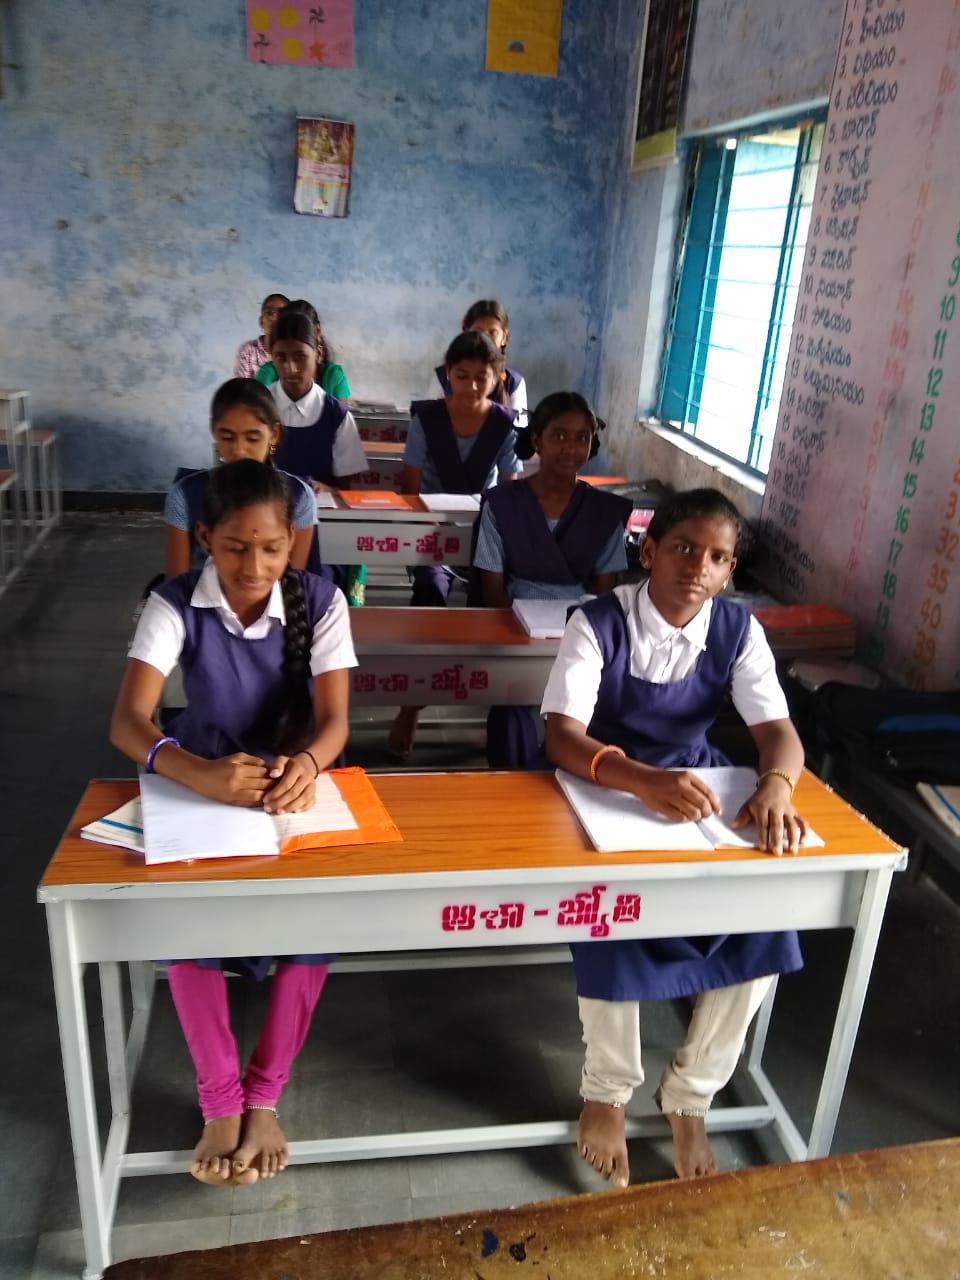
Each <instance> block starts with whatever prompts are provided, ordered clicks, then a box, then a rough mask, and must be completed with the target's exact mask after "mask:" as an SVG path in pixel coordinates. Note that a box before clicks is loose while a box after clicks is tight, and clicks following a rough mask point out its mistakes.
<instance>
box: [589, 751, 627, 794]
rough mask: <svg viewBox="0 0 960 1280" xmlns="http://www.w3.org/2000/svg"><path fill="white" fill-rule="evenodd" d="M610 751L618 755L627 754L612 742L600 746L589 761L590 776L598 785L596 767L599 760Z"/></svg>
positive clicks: (598, 764)
mask: <svg viewBox="0 0 960 1280" xmlns="http://www.w3.org/2000/svg"><path fill="white" fill-rule="evenodd" d="M611 752H613V754H614V755H618V756H626V754H627V753H626V752H625V751H624V749H623V748H622V747H615V746H614V745H613V743H610V744H609V745H607V746H605V747H601V748H600V750H599V751H598V752H597V753H596V754H595V755H594V757H593V759H592V760H591V761H590V777H591V779H592V780H593V781H594V782H595V783H597V785H598V786H599V784H600V779H599V778H598V777H597V769H598V768H599V766H600V761H601V760H602V759H603V757H604V756H608V755H610V753H611Z"/></svg>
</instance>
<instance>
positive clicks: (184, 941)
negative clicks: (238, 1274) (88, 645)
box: [38, 773, 905, 1280]
mask: <svg viewBox="0 0 960 1280" xmlns="http://www.w3.org/2000/svg"><path fill="white" fill-rule="evenodd" d="M372 781H373V784H374V786H375V787H376V789H377V791H378V793H379V794H380V797H381V799H382V800H383V802H384V804H385V805H386V807H387V809H388V810H389V812H390V814H391V816H392V817H393V819H394V821H395V822H396V823H397V825H398V827H399V828H400V830H401V832H402V833H403V836H404V843H403V844H389V845H366V846H348V847H343V848H339V849H337V848H331V849H327V850H323V851H315V852H309V851H304V852H300V853H294V854H289V855H284V856H283V857H279V858H264V859H262V860H261V859H253V858H244V859H242V860H241V859H237V860H218V861H212V862H199V863H196V864H192V865H190V864H186V865H184V864H178V865H173V866H163V867H150V868H147V867H146V866H145V865H144V864H143V863H142V862H141V861H140V860H139V859H136V858H134V857H133V856H131V855H129V854H125V853H123V852H122V851H119V850H117V849H112V848H109V847H107V846H103V845H96V844H91V843H89V842H86V841H82V840H81V839H80V838H79V831H80V827H81V826H83V824H84V823H86V822H89V821H91V820H92V819H94V818H98V817H101V816H103V814H105V813H107V812H108V811H109V810H111V809H113V808H115V807H116V806H117V805H119V804H121V803H122V802H123V801H125V800H128V799H130V798H131V797H132V796H133V795H134V794H135V790H136V783H135V782H132V781H131V782H93V783H91V784H90V785H89V786H88V788H87V790H86V792H85V794H84V796H83V798H82V800H81V802H80V805H79V808H78V809H77V812H76V813H75V815H74V817H73V819H72V821H71V823H70V826H69V828H68V830H67V832H66V834H65V835H64V837H63V839H62V840H61V842H60V845H59V847H58V848H57V850H56V852H55V854H54V856H53V859H52V860H51V862H50V865H49V866H48V867H47V870H46V872H45V873H44V876H43V879H42V880H41V883H40V887H39V893H38V896H39V900H40V901H41V902H42V903H43V904H44V905H45V907H46V912H47V921H48V929H49V934H50V954H51V961H52V967H53V979H54V990H55V993H56V1002H57V1019H58V1023H59V1028H60V1044H61V1049H62V1054H63V1064H64V1077H65V1083H66V1093H67V1106H68V1111H69V1116H70V1131H71V1137H72V1140H73V1150H74V1163H75V1167H76V1173H77V1187H78V1194H79V1201H80V1213H81V1219H82V1224H83V1236H84V1245H85V1250H86V1257H87V1269H86V1271H85V1272H84V1275H85V1277H87V1280H93V1278H95V1277H98V1276H99V1275H100V1274H101V1273H102V1271H103V1269H104V1267H105V1266H106V1265H107V1264H108V1263H109V1261H110V1229H111V1224H112V1222H113V1216H114V1212H115V1208H116V1200H117V1193H118V1190H119V1181H120V1178H121V1177H122V1176H136V1175H138V1174H139V1175H146V1174H157V1173H174V1172H183V1171H185V1170H187V1169H188V1168H189V1163H190V1153H189V1152H187V1151H180V1152H171V1151H165V1152H136V1153H128V1152H127V1150H126V1144H127V1136H128V1133H129V1126H130V1097H131V1082H132V1077H133V1075H134V1073H135V1071H136V1067H137V1064H138V1062H139V1059H140V1056H141V1054H142V1051H143V1045H144V1040H145V1037H146V1031H147V1023H148V1019H149V1012H150V1003H151V999H152V993H153V977H154V970H153V965H152V964H151V963H150V962H151V961H152V960H153V959H154V958H155V957H157V956H177V957H181V958H190V957H200V956H209V955H230V954H232V953H233V951H234V950H235V949H236V939H237V937H238V936H239V937H254V936H255V937H256V938H257V940H258V945H259V947H260V948H261V950H262V952H263V953H264V954H283V953H290V952H309V951H317V950H327V951H335V952H336V951H341V952H346V951H352V952H361V953H364V952H381V953H382V952H385V951H386V952H400V953H404V954H403V956H402V957H401V959H402V960H403V961H406V962H408V967H411V965H415V963H416V960H415V958H414V959H412V960H411V959H410V957H409V953H412V952H416V951H417V950H418V949H420V948H424V947H427V948H431V949H433V950H435V951H438V952H443V953H445V954H444V955H443V956H441V957H440V963H443V962H444V961H446V962H447V963H457V962H458V960H459V956H457V955H456V951H457V949H460V948H470V949H471V950H472V951H474V952H476V951H477V949H479V953H480V955H481V958H483V956H484V955H486V956H487V957H490V960H491V962H493V963H496V948H502V947H505V946H506V947H516V946H518V944H519V947H520V951H521V953H522V952H523V949H524V948H528V947H530V946H533V945H537V944H540V945H542V944H557V943H569V942H573V941H587V940H589V939H599V938H605V937H610V938H625V937H647V938H656V937H674V936H679V935H693V936H697V935H709V934H713V933H716V932H718V931H720V930H722V931H725V932H733V933H737V932H749V931H751V930H755V929H789V928H797V929H813V928H816V929H822V928H841V927H846V928H852V929H853V930H854V935H853V944H852V947H851V951H850V958H849V961H848V965H847V971H846V975H845V978H844V982H843V989H842V992H841V996H840V1001H839V1006H838V1011H837V1017H836V1022H835V1025H834V1030H833V1035H832V1038H831V1042H830V1048H829V1051H828V1055H827V1061H826V1065H825V1068H824V1075H823V1080H822V1084H821V1088H820V1094H819V1098H818V1101H817V1106H816V1111H815V1114H814V1118H813V1124H812V1127H811V1131H810V1135H809V1137H808V1138H806V1139H805V1138H804V1137H802V1136H801V1134H800V1132H799V1130H798V1129H797V1128H796V1126H795V1124H794V1123H793V1121H792V1119H791V1118H790V1115H789V1112H788V1111H787V1108H786V1106H785V1104H784V1103H783V1101H782V1100H781V1099H780V1097H779V1096H778V1094H777V1093H776V1090H775V1089H774V1087H773V1085H772V1083H771V1082H770V1080H769V1079H768V1078H767V1076H766V1074H765V1072H764V1070H763V1066H762V1054H763V1047H764V1042H765V1040H766V1034H767V1028H768V1026H769V1020H770V1015H771V1012H772V1007H773V997H774V993H775V988H774V990H771V992H770V995H769V997H768V999H767V1000H766V1001H765V1003H764V1006H763V1008H762V1009H761V1012H760V1014H759V1015H758V1019H757V1027H756V1031H755V1034H754V1038H753V1043H752V1046H751V1048H750V1050H749V1054H748V1058H747V1067H748V1071H749V1074H750V1077H751V1079H752V1081H753V1084H754V1085H755V1086H756V1089H757V1091H758V1093H759V1095H760V1098H761V1102H760V1103H758V1104H756V1105H752V1106H744V1107H718V1108H715V1109H714V1110H712V1111H711V1112H710V1114H709V1117H708V1120H707V1126H708V1128H709V1129H710V1130H712V1131H720V1130H729V1129H743V1128H758V1127H761V1126H764V1125H772V1126H773V1128H774V1130H775V1132H776V1134H777V1136H778V1138H779V1139H780V1141H781V1143H782V1144H783V1146H784V1148H785V1149H786V1151H787V1152H788V1154H789V1156H790V1157H791V1159H795V1160H796V1159H806V1158H812V1157H815V1156H821V1155H825V1154H826V1153H827V1152H828V1151H829V1148H830V1143H831V1140H832V1137H833V1131H834V1126H835V1123H836V1118H837V1113H838V1111H839V1108H840V1101H841V1097H842V1094H843V1086H844V1083H845V1080H846V1075H847V1070H848V1067H849V1064H850V1058H851V1055H852V1053H853V1045H854V1041H855V1039H856V1034H857V1028H858V1025H859V1020H860V1013H861V1009H862V1007H863V1001H864V998H865V996H866V990H867V983H868V981H869V977H870V969H871V966H872V964H873V956H874V952H875V949H876V944H877V938H878V936H879V932H880V925H881V921H882V918H883V911H884V907H885V904H886V900H887V894H888V891H889V888H890V881H891V877H892V875H893V872H894V871H895V870H899V869H902V867H903V866H904V863H905V858H904V855H903V851H902V850H901V849H899V848H898V847H897V846H896V845H894V844H893V843H892V842H891V841H890V840H888V839H887V838H886V837H885V836H884V835H883V834H882V833H881V832H879V831H878V830H877V829H876V828H875V827H872V826H871V825H870V824H869V823H868V822H867V821H866V820H865V819H864V818H862V817H860V816H859V815H858V814H856V813H855V812H854V811H853V810H852V809H850V808H849V807H848V806H847V805H845V804H844V803H843V801H841V800H840V799H839V797H837V796H836V795H834V794H833V792H831V791H830V790H829V789H828V788H827V787H825V786H824V785H823V784H822V783H821V782H819V781H818V780H817V779H815V778H814V777H812V776H811V775H810V774H805V775H804V776H803V778H802V779H801V781H800V784H799V786H798V789H797V805H798V807H799V808H800V810H801V811H802V812H803V813H804V814H805V816H806V817H808V818H809V820H810V822H811V824H812V826H813V827H814V829H815V830H816V831H818V832H819V834H820V835H821V836H822V837H823V838H824V840H825V841H826V846H825V848H823V849H816V850H810V851H809V852H801V853H800V854H799V855H797V856H796V857H787V858H776V859H775V858H771V857H769V856H767V855H764V854H760V853H757V852H754V851H752V850H748V851H743V850H721V851H717V852H714V853H711V854H709V855H707V854H704V853H702V852H699V853H694V852H686V853H684V852H680V853H663V852H659V853H658V852H646V853H632V854H603V855H599V854H597V853H596V852H595V851H594V850H593V849H591V848H590V847H589V845H588V843H587V841H586V839H585V837H584V835H583V833H582V831H581V829H580V827H579V825H578V823H577V821H576V819H575V818H574V816H573V814H572V812H571V811H570V809H569V808H568V807H567V804H566V802H565V801H564V800H563V797H562V796H561V793H560V791H559V789H558V787H557V784H556V782H555V780H554V778H553V777H552V775H550V774H547V773H543V774H519V773H515V774H514V773H473V774H455V773H451V774H400V775H389V774H388V775H381V776H376V777H374V778H373V779H372ZM451 815H454V816H455V817H454V821H453V823H452V824H451V817H450V816H451ZM453 833H455V835H454V834H453ZM785 882H786V883H785ZM698 886H700V887H701V891H700V892H697V891H696V890H697V888H698ZM776 890H779V891H776ZM508 954H509V953H508ZM528 954H529V953H528ZM534 954H535V953H534ZM124 961H126V962H128V963H129V965H130V986H131V1000H132V1008H133V1014H132V1018H131V1022H130V1028H129V1031H127V1029H126V1027H125V1020H124V1016H123V1007H124V1002H123V995H122V990H121V974H120V964H121V962H124ZM87 964H98V965H99V969H100V989H101V1000H102V1008H103V1026H104V1039H105V1042H106V1052H107V1065H108V1076H109V1082H110V1100H111V1108H112V1122H111V1125H110V1130H109V1133H108V1136H107V1140H106V1144H105V1146H104V1149H103V1152H102V1153H101V1148H100V1140H99V1132H98V1122H97V1112H96V1105H95V1096H94V1085H93V1067H92V1062H91V1054H90V1042H89V1032H88V1026H87V1015H86V1006H85V999H84V989H83V972H84V968H85V966H86V965H87ZM570 1016H571V1019H572V1018H575V1017H576V1010H575V1009H574V1008H572V1007H571V1010H570ZM575 1130H576V1126H575V1123H574V1121H573V1119H572V1118H571V1121H570V1122H569V1123H566V1122H553V1121H551V1122H541V1123H527V1124H520V1125H493V1126H486V1127H482V1128H474V1129H456V1130H437V1131H427V1132H420V1133H397V1134H380V1135H376V1136H373V1137H365V1138H345V1139H322V1140H315V1141H303V1142H292V1143H291V1144H290V1153H291V1159H292V1161H294V1162H301V1163H303V1162H314V1161H330V1160H356V1159H366V1158H377V1157H383V1156H387V1155H414V1154H421V1155H425V1154H434V1153H437V1152H445V1151H470V1150H483V1149H491V1148H504V1147H511V1146H539V1145H549V1144H552V1143H556V1142H567V1141H571V1140H572V1139H573V1137H574V1135H575ZM627 1132H628V1134H629V1135H631V1136H634V1135H637V1134H643V1135H654V1134H659V1133H661V1132H662V1120H661V1119H660V1118H659V1117H657V1116H653V1115H651V1116H649V1117H644V1118H638V1119H631V1120H629V1121H628V1125H627Z"/></svg>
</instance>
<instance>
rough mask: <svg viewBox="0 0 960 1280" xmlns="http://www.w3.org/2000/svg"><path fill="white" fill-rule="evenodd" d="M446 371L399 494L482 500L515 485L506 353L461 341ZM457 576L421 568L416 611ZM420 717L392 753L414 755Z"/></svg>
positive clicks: (466, 338)
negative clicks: (496, 487) (503, 376)
mask: <svg viewBox="0 0 960 1280" xmlns="http://www.w3.org/2000/svg"><path fill="white" fill-rule="evenodd" d="M444 368H445V370H446V376H447V379H448V381H449V384H450V394H449V395H448V396H447V397H446V398H445V399H443V400H415V401H414V402H413V404H412V405H411V406H410V426H409V427H408V429H407V441H406V445H405V447H404V451H403V470H402V472H401V473H400V491H401V493H413V494H419V493H480V492H482V491H483V490H484V489H486V488H488V487H489V486H490V485H492V484H495V483H496V482H497V480H498V479H500V480H515V479H516V478H517V476H518V475H519V473H520V463H519V460H518V459H517V455H516V453H515V451H514V442H515V440H516V433H515V432H514V429H513V411H512V410H509V411H508V410H506V409H504V408H502V406H500V405H498V404H495V403H494V401H493V400H492V399H491V395H492V392H493V389H494V387H495V385H496V382H497V378H498V377H499V375H500V372H501V370H502V369H503V356H502V355H501V353H500V351H499V350H498V349H497V347H495V346H494V344H493V343H492V342H491V341H490V339H489V338H488V337H487V335H486V334H485V333H475V332H468V333H461V334H459V335H458V336H457V337H456V338H454V340H453V341H452V342H451V343H450V346H449V347H448V348H447V354H446V357H445V362H444ZM454 576H455V575H454V573H453V570H452V569H448V568H447V567H446V565H443V564H432V565H417V567H416V568H415V569H414V570H413V574H412V577H413V595H412V597H411V600H410V603H411V604H412V605H416V606H422V607H427V606H432V607H438V606H439V607H442V606H444V605H445V604H446V603H447V597H448V596H449V594H450V588H451V586H452V585H453V580H454ZM418 715H419V708H417V707H402V708H401V709H400V711H399V713H398V714H397V718H396V719H395V720H394V722H393V726H392V728H391V730H390V737H389V745H390V748H391V750H392V751H395V752H396V753H397V754H399V755H408V754H409V752H410V751H411V750H412V748H413V740H414V736H415V734H416V729H417V717H418Z"/></svg>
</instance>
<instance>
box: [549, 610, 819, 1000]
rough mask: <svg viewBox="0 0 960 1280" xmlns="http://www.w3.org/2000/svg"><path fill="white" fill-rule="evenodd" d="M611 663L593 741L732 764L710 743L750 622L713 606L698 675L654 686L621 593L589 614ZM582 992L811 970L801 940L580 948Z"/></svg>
mask: <svg viewBox="0 0 960 1280" xmlns="http://www.w3.org/2000/svg"><path fill="white" fill-rule="evenodd" d="M583 612H584V614H585V615H586V617H587V620H588V621H589V623H590V625H591V627H592V628H593V631H594V633H595V635H596V637H597V641H598V642H599V645H600V651H601V653H602V655H603V675H602V676H601V680H600V689H599V693H598V697H597V703H596V707H595V709H594V715H593V719H592V720H591V722H590V725H589V727H588V730H587V731H588V733H589V734H590V735H591V737H594V738H596V739H597V740H598V741H600V742H605V743H606V742H610V743H614V744H615V745H617V746H619V747H622V748H623V750H624V751H626V753H627V755H628V756H630V757H631V758H632V759H634V760H641V761H643V762H644V763H645V764H650V765H656V766H658V767H660V768H692V767H695V766H697V765H706V766H709V765H724V764H728V763H729V761H727V759H726V758H725V757H724V756H723V755H722V754H721V753H720V752H719V751H717V750H716V748H714V747H711V745H710V744H709V743H708V742H707V738H706V733H707V730H708V729H709V728H710V726H711V725H712V723H713V721H714V719H715V718H716V715H717V712H718V711H719V709H720V706H721V704H722V702H723V699H724V696H725V694H726V690H727V689H728V687H729V685H730V680H731V676H732V672H733V666H734V663H735V661H736V658H737V655H738V654H739V652H740V650H741V648H742V647H743V643H744V640H745V639H746V635H747V629H748V627H749V624H750V615H749V614H748V612H747V610H746V609H744V608H743V607H742V606H741V605H737V604H734V603H732V602H731V601H729V600H722V599H719V598H716V599H714V601H713V608H712V611H711V616H710V627H709V630H708V632H707V644H706V649H705V650H704V652H703V653H702V654H701V655H700V658H699V660H698V662H697V666H696V668H695V669H694V671H693V672H692V674H690V675H689V676H686V677H685V678H684V679H682V680H676V681H673V682H672V683H668V684H655V683H653V682H652V681H649V680H641V679H639V678H637V677H636V676H633V675H631V674H630V637H629V632H628V631H627V621H626V618H625V617H624V614H623V609H622V607H621V604H620V601H619V599H618V598H617V596H616V595H615V594H613V593H611V594H609V595H605V596H601V597H600V598H599V599H597V600H592V601H590V603H589V604H586V605H584V606H583ZM571 950H572V952H573V961H574V968H575V970H576V975H577V994H578V995H581V996H587V997H590V998H592V999H595V1000H664V999H669V998H672V997H674V996H689V995H696V994H698V993H699V992H701V991H709V990H711V989H713V988H715V987H727V986H732V985H734V984H735V983H738V982H747V981H749V980H750V979H752V978H759V977H763V976H765V975H767V974H772V973H792V972H794V971H795V970H797V969H799V968H801V967H802V965H803V960H802V957H801V955H800V944H799V941H798V939H797V935H796V933H795V932H792V931H791V932H785V933H749V934H721V935H717V936H715V937H705V938H662V939H660V938H658V939H643V940H640V939H636V940H630V941H625V942H579V943H576V944H574V945H573V946H572V947H571Z"/></svg>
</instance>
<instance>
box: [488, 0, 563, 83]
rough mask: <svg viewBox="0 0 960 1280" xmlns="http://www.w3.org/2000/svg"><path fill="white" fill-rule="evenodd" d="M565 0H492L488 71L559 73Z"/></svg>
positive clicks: (489, 14) (489, 23)
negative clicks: (558, 63)
mask: <svg viewBox="0 0 960 1280" xmlns="http://www.w3.org/2000/svg"><path fill="white" fill-rule="evenodd" d="M562 17H563V0H488V3H487V70H488V71H518V72H521V73H522V74H524V75H528V76H555V75H556V74H557V61H558V59H559V56H560V21H561V19H562Z"/></svg>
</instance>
